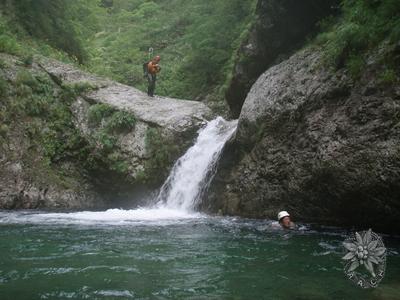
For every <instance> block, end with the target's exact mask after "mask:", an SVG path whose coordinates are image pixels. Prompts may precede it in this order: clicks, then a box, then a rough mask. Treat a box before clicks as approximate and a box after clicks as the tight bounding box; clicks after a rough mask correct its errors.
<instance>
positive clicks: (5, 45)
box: [0, 34, 22, 55]
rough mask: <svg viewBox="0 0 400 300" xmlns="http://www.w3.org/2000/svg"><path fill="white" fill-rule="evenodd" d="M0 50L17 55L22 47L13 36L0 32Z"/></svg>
mask: <svg viewBox="0 0 400 300" xmlns="http://www.w3.org/2000/svg"><path fill="white" fill-rule="evenodd" d="M0 52H5V53H9V54H14V55H19V54H21V52H22V48H21V46H20V44H19V43H18V42H17V40H16V39H15V38H14V37H12V36H10V35H7V34H0Z"/></svg>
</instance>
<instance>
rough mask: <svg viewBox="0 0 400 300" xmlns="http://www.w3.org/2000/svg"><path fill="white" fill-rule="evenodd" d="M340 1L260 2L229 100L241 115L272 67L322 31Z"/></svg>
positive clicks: (239, 54)
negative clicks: (249, 96) (320, 26)
mask: <svg viewBox="0 0 400 300" xmlns="http://www.w3.org/2000/svg"><path fill="white" fill-rule="evenodd" d="M338 3H339V1H338V0H326V1H318V0H303V1H297V0H259V1H258V2H257V7H256V12H255V17H254V21H253V24H252V27H251V28H250V32H249V34H248V36H247V38H246V39H245V40H244V41H243V42H242V45H241V47H240V48H239V50H238V53H237V59H236V62H235V67H234V70H233V72H232V80H231V81H230V84H229V87H228V89H227V91H226V95H225V96H226V100H227V102H228V104H229V107H230V110H231V113H232V115H233V116H234V117H235V118H237V117H238V116H239V114H240V110H241V108H242V105H243V102H244V100H245V99H246V96H247V93H248V92H249V91H250V88H251V86H252V85H253V83H254V82H255V81H256V80H257V78H258V77H259V76H260V75H261V74H262V73H263V72H264V71H265V70H266V69H268V68H269V67H271V66H273V65H275V64H277V63H279V62H280V61H282V60H284V59H287V58H288V57H289V56H290V55H291V54H292V53H293V51H294V50H296V49H298V48H299V47H301V46H302V45H303V44H304V41H305V40H306V38H308V37H310V35H312V34H313V33H315V32H316V30H317V29H318V26H317V24H318V21H320V20H322V19H323V18H325V17H326V16H328V15H330V14H333V13H336V12H337V6H338Z"/></svg>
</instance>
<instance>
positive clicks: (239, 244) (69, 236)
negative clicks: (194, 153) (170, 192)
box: [0, 212, 400, 299]
mask: <svg viewBox="0 0 400 300" xmlns="http://www.w3.org/2000/svg"><path fill="white" fill-rule="evenodd" d="M27 215H29V217H30V219H29V218H28V219H27V218H25V217H26V216H27ZM10 216H12V218H10ZM47 220H48V219H46V218H45V217H43V215H42V217H41V218H39V219H38V218H35V215H32V213H27V212H2V213H1V214H0V254H1V255H0V299H400V254H399V252H400V241H399V240H396V239H393V238H389V237H385V236H384V237H383V238H384V242H385V244H386V246H387V247H388V257H387V270H386V275H385V278H384V279H383V281H382V282H381V284H380V285H379V286H378V288H376V289H372V290H362V289H360V288H358V287H356V286H355V285H354V284H353V283H352V282H350V281H349V280H348V279H346V278H345V276H344V273H343V265H342V262H341V257H342V256H343V249H342V247H341V242H342V241H343V240H344V239H345V237H346V235H347V234H348V232H345V231H339V230H334V229H323V230H314V229H312V227H311V228H310V227H308V228H306V227H303V229H302V230H298V231H292V232H287V231H283V230H277V229H274V228H272V227H271V226H270V223H268V222H265V221H259V220H248V219H238V218H216V217H204V216H203V217H201V216H200V217H199V216H196V217H194V218H190V217H188V218H183V219H176V220H173V219H167V220H162V219H160V220H142V221H140V220H136V221H129V220H128V221H127V220H123V221H121V220H120V221H119V220H118V218H117V219H115V220H113V221H112V222H109V221H105V222H102V221H101V220H100V221H99V220H97V221H95V222H91V221H86V222H80V221H79V218H77V219H76V220H75V221H74V222H64V221H63V220H62V218H61V219H60V218H58V217H57V216H53V219H51V220H50V221H49V222H47Z"/></svg>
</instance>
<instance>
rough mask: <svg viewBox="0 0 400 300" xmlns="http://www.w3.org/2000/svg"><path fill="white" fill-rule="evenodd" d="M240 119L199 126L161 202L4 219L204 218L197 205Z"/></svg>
mask: <svg viewBox="0 0 400 300" xmlns="http://www.w3.org/2000/svg"><path fill="white" fill-rule="evenodd" d="M236 127H237V120H235V121H225V120H224V119H223V118H222V117H218V118H216V119H215V120H213V121H210V122H208V124H207V125H206V126H205V127H204V128H202V129H200V130H199V135H198V137H197V140H196V142H195V144H194V145H193V146H192V147H190V148H189V149H188V150H187V151H186V153H185V154H184V155H183V156H182V157H181V158H179V159H178V161H177V162H176V163H175V165H174V166H173V168H172V170H171V173H170V174H169V176H168V178H167V180H166V181H165V183H164V184H163V186H162V187H161V189H160V192H159V194H158V196H157V199H156V201H157V204H156V205H155V206H153V207H139V208H136V209H130V210H124V209H108V210H106V211H82V212H70V213H36V212H35V213H16V214H10V213H8V212H7V215H6V217H5V218H4V217H2V214H1V212H0V224H1V223H3V222H10V223H13V222H17V223H21V222H22V223H39V224H43V223H48V224H54V223H61V224H105V223H107V224H118V225H121V224H140V225H144V224H154V222H156V223H157V224H159V225H162V224H169V223H168V222H175V221H176V220H182V219H192V218H202V217H203V216H204V215H202V214H201V213H197V212H195V211H194V210H195V208H196V205H197V204H198V203H199V201H200V200H201V197H202V195H203V194H204V192H206V191H207V188H208V186H209V184H210V183H211V180H212V178H213V176H214V174H215V171H216V167H217V164H218V159H219V157H220V154H221V152H222V149H223V148H224V145H225V143H226V141H227V140H229V138H230V137H231V136H232V135H233V134H234V133H235V131H236Z"/></svg>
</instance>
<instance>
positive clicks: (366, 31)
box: [316, 0, 400, 77]
mask: <svg viewBox="0 0 400 300" xmlns="http://www.w3.org/2000/svg"><path fill="white" fill-rule="evenodd" d="M341 9H342V16H341V18H340V19H339V20H338V21H337V22H336V23H333V22H332V18H331V17H330V18H329V19H327V20H326V21H324V22H322V23H321V24H322V26H324V27H327V29H326V31H325V32H323V33H321V34H320V35H319V36H318V37H317V39H316V42H317V44H319V45H321V46H322V49H323V56H324V60H325V62H326V63H327V64H328V65H330V66H333V67H335V68H341V67H347V68H348V69H349V70H350V73H351V74H352V76H355V77H357V76H359V75H360V69H362V67H363V61H362V60H363V55H364V54H366V53H367V52H368V51H370V50H371V49H374V48H375V47H377V46H378V45H379V44H380V43H381V42H382V41H384V40H388V42H389V44H391V43H392V44H393V43H396V42H398V40H399V39H400V1H398V0H385V1H365V0H343V1H342V2H341Z"/></svg>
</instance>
